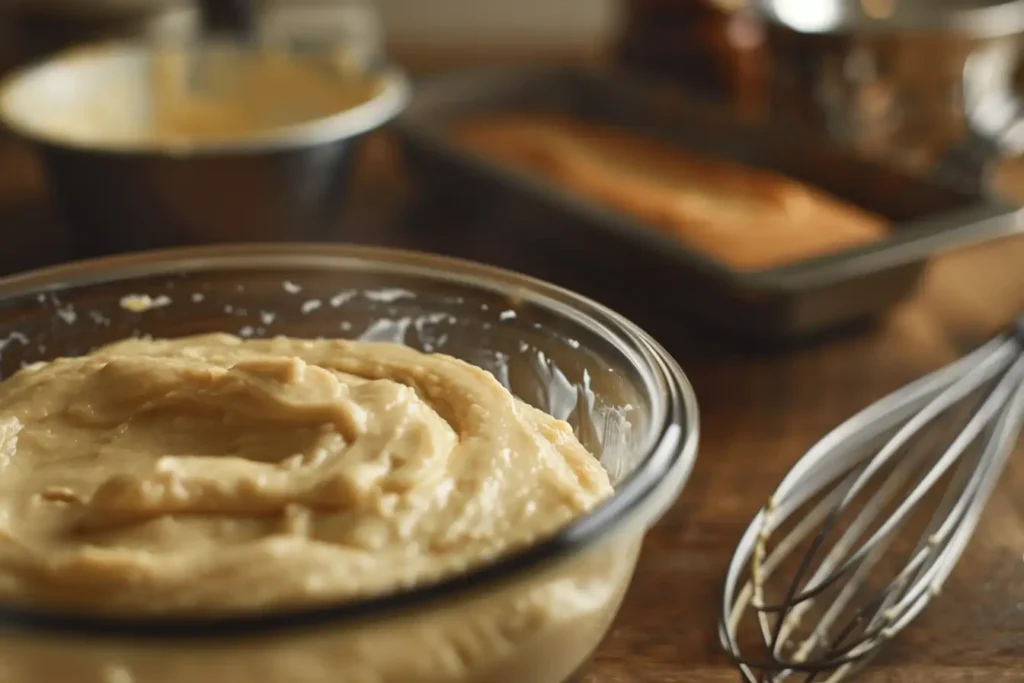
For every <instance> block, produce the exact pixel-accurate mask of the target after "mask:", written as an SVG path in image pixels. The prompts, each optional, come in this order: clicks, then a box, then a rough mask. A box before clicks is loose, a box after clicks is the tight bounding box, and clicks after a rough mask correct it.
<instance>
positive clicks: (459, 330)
mask: <svg viewBox="0 0 1024 683" xmlns="http://www.w3.org/2000/svg"><path fill="white" fill-rule="evenodd" d="M132 294H136V295H142V294H146V295H149V296H150V297H152V298H154V299H156V300H158V301H160V302H161V303H163V304H164V305H161V306H158V307H154V308H150V309H149V310H146V311H144V312H131V311H128V310H125V309H124V308H122V306H121V299H122V297H124V296H126V295H132ZM213 331H223V332H231V333H235V334H239V335H242V336H257V337H262V336H267V335H276V334H284V335H290V336H300V337H315V336H325V337H345V338H360V339H370V340H379V341H383V340H387V341H397V342H404V343H405V344H408V345H411V346H413V347H415V348H417V349H421V350H424V351H429V352H434V351H437V352H443V353H446V354H449V355H453V356H456V357H459V358H461V359H463V360H466V361H468V362H470V363H473V364H475V365H477V366H480V367H482V368H485V369H487V370H489V371H490V372H492V373H493V374H494V375H495V377H497V378H498V379H499V380H500V381H501V382H502V383H504V384H505V386H506V387H507V388H509V390H510V391H511V392H512V393H514V394H515V395H516V396H518V397H519V398H521V399H523V400H524V401H526V402H528V403H530V404H532V405H534V406H536V407H538V408H540V409H542V410H545V411H547V412H549V413H550V414H552V415H554V416H556V417H559V418H563V419H565V420H567V421H568V422H569V424H570V425H572V427H573V428H574V430H575V432H576V434H577V436H578V437H579V439H580V440H581V441H582V442H583V444H584V445H585V446H587V448H588V449H589V450H590V452H591V453H593V454H595V456H597V457H598V458H600V461H601V464H602V465H603V466H604V467H605V468H606V469H607V471H608V473H609V475H610V476H611V479H612V481H613V483H614V485H615V489H616V492H615V494H614V495H613V496H612V497H611V498H610V499H608V500H607V501H606V502H605V503H603V504H602V505H600V506H598V507H597V508H595V509H594V510H593V511H591V512H590V513H588V514H586V515H585V516H583V517H581V518H580V519H578V520H576V521H575V522H573V523H571V524H570V525H569V526H568V527H566V528H565V529H563V530H562V531H561V532H559V533H558V534H557V535H555V536H554V537H552V538H549V539H547V540H543V541H540V542H538V543H537V544H535V545H533V546H531V547H529V548H527V549H526V550H524V551H521V552H518V553H517V554H514V555H511V556H507V557H504V558H500V559H498V560H496V561H493V562H492V563H490V564H487V565H484V566H482V567H480V568H478V569H474V570H471V571H470V572H468V573H465V574H462V575H458V576H455V577H453V578H446V579H442V580H440V581H438V582H436V583H430V584H426V585H422V586H419V587H416V588H412V589H403V590H400V591H397V592H394V593H390V594H386V595H383V596H380V597H376V598H372V599H367V600H362V601H359V602H351V601H350V602H346V603H341V604H327V605H323V606H321V607H318V608H315V609H301V610H293V611H289V612H273V613H266V614H260V615H258V616H251V615H247V616H234V617H221V618H214V619H205V620H200V619H188V618H179V619H175V620H153V619H149V620H114V619H111V618H88V617H82V616H73V615H69V614H50V613H41V612H38V611H35V610H31V609H25V608H19V607H17V606H14V605H9V604H8V605H0V629H2V630H3V637H2V638H0V662H2V671H3V680H4V683H38V682H39V681H132V683H214V682H215V681H216V683H243V682H244V683H291V682H293V681H294V682H296V683H298V682H299V681H301V682H302V683H338V682H339V681H345V683H362V682H364V681H372V682H374V683H427V682H429V683H561V682H562V681H565V680H566V679H567V678H568V677H569V676H570V675H572V673H573V672H575V671H578V670H579V667H580V666H581V664H582V663H583V662H584V661H585V660H586V659H587V658H588V656H589V654H590V653H591V652H592V651H593V650H594V648H595V647H596V646H597V645H598V643H599V642H600V641H601V639H602V638H603V636H604V634H605V632H606V631H607V629H608V627H609V625H610V623H611V621H612V619H613V618H614V616H615V614H616V612H617V610H618V607H619V604H620V601H621V599H622V596H623V594H624V592H625V590H626V587H627V586H628V584H629V582H630V579H631V577H632V573H633V569H634V566H635V564H636V560H637V554H638V551H639V549H640V544H641V542H642V540H643V537H644V535H645V533H646V531H647V529H648V528H649V527H650V526H651V525H652V524H654V523H655V522H656V521H657V520H658V519H659V517H660V516H661V515H662V514H663V513H664V512H665V511H666V510H667V509H668V507H669V506H671V505H672V503H673V502H674V500H675V499H676V497H677V496H678V495H679V493H680V491H681V490H682V488H683V485H684V483H685V481H686V479H687V477H688V476H689V473H690V470H691V467H692V465H693V462H694V459H695V456H696V448H697V406H696V401H695V398H694V394H693V391H692V389H691V388H690V385H689V384H688V382H687V380H686V378H685V376H684V375H683V373H682V371H681V370H680V369H679V367H678V366H677V365H676V363H675V362H674V361H673V360H672V359H671V358H670V357H669V355H668V354H667V353H666V352H665V351H664V350H663V349H662V348H661V347H660V346H658V344H657V343H655V342H654V341H653V340H652V339H651V338H650V337H649V336H647V335H646V334H645V333H644V332H642V331H641V330H640V329H638V328H637V327H636V326H634V325H633V324H631V323H630V322H628V321H627V320H625V319H624V318H622V317H621V316H619V315H617V314H616V313H613V312H612V311H610V310H608V309H606V308H604V307H603V306H601V305H599V304H596V303H594V302H592V301H589V300H587V299H585V298H583V297H581V296H579V295H576V294H573V293H571V292H568V291H566V290H563V289H560V288H558V287H555V286H552V285H548V284H545V283H543V282H540V281H538V280H534V279H531V278H527V277H525V276H522V275H518V274H515V273H510V272H507V271H502V270H498V269H495V268H490V267H487V266H481V265H476V264H473V263H469V262H466V261H458V260H453V259H445V258H441V257H435V256H427V255H422V254H416V253H411V252H401V251H392V250H386V249H372V248H360V247H342V246H326V245H305V246H303V245H259V246H234V247H206V248H199V249H190V250H178V251H167V252H153V253H146V254H136V255H130V256H120V257H113V258H108V259H102V260H96V261H91V262H82V263H76V264H71V265H65V266H59V267H56V268H51V269H48V270H42V271H38V272H34V273H29V274H26V275H19V276H16V277H12V278H8V279H6V280H0V376H2V377H6V376H8V375H10V374H11V373H12V372H15V371H17V369H18V368H20V367H22V366H23V365H24V364H27V363H33V362H36V361H41V360H50V359H53V358H56V357H60V356H71V355H76V354H82V353H86V352H88V351H89V350H90V349H92V348H94V347H96V346H97V345H101V344H105V343H108V342H111V341H114V340H117V339H122V338H125V337H129V336H137V335H154V336H157V337H173V336H179V335H186V334H193V333H200V332H213Z"/></svg>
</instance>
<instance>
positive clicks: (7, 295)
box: [0, 243, 699, 640]
mask: <svg viewBox="0 0 1024 683" xmlns="http://www.w3.org/2000/svg"><path fill="white" fill-rule="evenodd" d="M318 264H319V265H318ZM353 266H355V267H359V268H362V269H363V270H364V271H366V272H390V273H394V274H404V275H413V276H426V277H430V278H432V279H434V280H435V281H439V282H445V283H450V284H455V285H461V286H466V287H474V288H477V289H485V290H490V291H492V292H498V293H501V294H506V295H508V294H513V293H514V294H515V295H516V296H517V297H520V298H523V299H525V300H527V301H530V302H531V303H533V304H537V305H540V306H542V307H545V308H547V309H548V310H550V311H552V312H554V313H556V314H558V315H561V316H564V317H568V318H570V319H571V320H572V321H573V322H574V323H581V324H585V326H587V327H590V328H591V329H592V330H594V329H596V330H598V331H600V333H601V335H602V337H604V338H605V339H609V340H611V339H614V340H615V341H616V342H619V343H616V344H615V346H616V348H618V349H619V350H620V351H624V349H623V348H622V346H623V344H622V343H623V342H624V343H626V344H631V345H633V346H634V347H635V349H634V353H627V354H626V355H627V356H629V357H630V361H631V362H633V363H634V364H635V365H636V367H637V369H638V370H640V371H641V372H642V373H645V374H647V375H653V379H654V380H655V384H656V385H659V386H658V387H657V389H658V390H660V391H663V392H664V394H665V395H664V397H659V396H658V395H657V394H656V393H655V394H653V395H652V396H651V399H652V402H653V403H654V405H655V410H654V411H652V412H654V415H653V416H652V420H651V423H652V425H653V426H652V427H651V428H650V429H649V434H648V435H647V438H646V439H645V440H644V442H642V443H641V445H640V447H639V448H640V450H642V451H643V453H644V455H643V458H642V460H641V461H640V464H639V465H637V467H636V469H635V470H634V471H633V472H631V473H630V474H629V475H627V476H626V478H625V479H624V480H623V481H622V482H621V483H620V485H619V486H618V487H617V488H616V491H615V493H614V495H612V496H611V497H610V498H608V499H606V500H605V501H603V502H602V503H601V504H600V505H598V506H597V507H595V508H594V509H593V510H591V511H590V512H588V513H587V514H585V515H582V516H580V517H578V518H577V519H575V520H573V521H572V522H570V523H569V524H568V525H567V526H565V527H563V528H562V529H561V530H559V531H558V532H556V533H555V534H554V535H553V536H551V537H549V538H547V539H544V540H542V541H540V542H538V543H534V544H531V545H530V546H528V547H526V548H525V549H522V550H520V551H517V552H515V553H512V554H508V555H503V556H500V557H498V558H496V559H494V560H491V561H488V562H486V563H485V564H483V565H481V566H478V567H476V568H474V569H472V570H470V571H468V572H463V573H459V574H456V575H453V576H449V577H444V578H441V579H440V580H434V581H431V582H429V583H425V584H422V585H419V586H415V587H412V588H400V589H397V590H393V591H388V592H386V593H383V594H380V595H375V596H370V597H366V598H357V599H352V600H337V601H332V602H326V603H324V604H321V605H315V606H302V607H294V608H280V609H274V610H273V611H270V612H266V613H259V614H253V613H244V612H243V613H239V614H227V615H223V616H213V617H206V616H171V617H120V616H106V615H103V616H100V615H84V614H80V613H77V612H61V611H57V610H50V609H47V608H40V607H35V606H19V605H15V604H11V603H4V602H0V625H2V626H3V627H5V628H8V629H15V630H20V631H24V632H37V633H43V634H63V635H68V636H76V635H77V636H83V635H87V636H90V637H94V636H98V637H117V638H122V639H125V638H127V639H130V640H151V639H156V640H190V639H195V638H221V637H227V638H238V637H241V636H256V635H265V634H270V633H276V632H280V631H291V630H294V629H309V628H314V627H323V626H339V625H343V624H350V623H354V622H358V621H360V620H366V619H375V618H380V617H382V616H386V615H388V614H391V613H394V612H407V611H410V610H413V609H415V608H422V607H428V606H429V605H431V604H436V603H437V602H443V601H445V600H446V599H451V598H453V597H463V596H466V595H468V594H471V593H474V592H476V591H478V590H481V589H484V588H487V587H491V586H494V585H500V584H503V583H507V582H510V581H512V580H514V579H516V578H520V577H522V576H523V575H524V574H526V573H527V572H529V571H531V570H541V569H544V568H546V567H548V566H549V565H551V564H552V563H554V562H556V561H557V560H559V559H564V558H566V557H568V556H571V555H573V554H576V553H578V552H580V551H581V550H583V549H586V548H589V547H591V546H593V545H595V544H596V543H598V542H600V541H601V539H603V538H605V537H607V536H609V535H611V534H612V532H614V531H615V530H616V529H619V528H621V527H622V526H624V525H625V523H626V522H627V521H630V520H632V519H634V518H635V517H638V516H641V515H640V514H639V513H642V512H643V510H642V509H641V508H643V507H645V505H644V504H645V503H646V502H648V501H649V499H650V498H651V497H652V496H654V495H656V494H657V493H658V492H660V491H661V488H662V484H663V483H665V482H672V483H674V485H675V486H676V491H674V492H673V496H672V497H673V498H674V497H675V495H677V494H678V492H679V491H681V490H682V489H683V487H684V486H685V483H686V480H687V479H688V477H689V474H690V472H691V470H692V468H693V464H694V462H695V460H696V455H697V440H698V431H699V423H698V408H697V398H696V394H695V393H694V390H693V388H692V386H691V385H690V382H689V380H688V379H687V378H686V375H685V374H684V373H683V371H682V369H681V368H680V367H679V366H678V364H677V363H676V362H675V360H673V359H672V357H671V356H670V355H669V354H668V353H667V352H666V351H665V350H664V349H663V348H662V347H661V346H660V345H659V344H658V343H657V342H655V341H654V340H653V339H652V338H651V337H650V336H649V335H647V333H646V332H644V331H643V330H641V329H640V328H639V327H637V326H636V325H635V324H633V323H632V322H630V321H629V320H627V319H626V318H625V317H623V316H621V315H620V314H618V313H615V312H614V311H612V310H611V309H609V308H607V307H605V306H603V305H602V304H599V303H597V302H595V301H593V300H591V299H589V298H587V297H584V296H582V295H579V294H576V293H574V292H572V291H570V290H568V289H564V288H562V287H559V286H557V285H553V284H549V283H547V282H545V281H543V280H540V279H537V278H533V277H530V276H527V275H523V274H520V273H516V272H514V271H511V270H506V269H502V268H498V267H495V266H490V265H485V264H481V263H476V262H473V261H469V260H465V259H459V258H452V257H447V256H439V255H435V254H427V253H422V252H415V251H409V250H403V249H394V248H388V247H369V246H357V245H339V244H317V243H287V244H282V243H265V244H260V243H250V244H237V245H215V246H200V247H185V248H176V249H161V250H154V251H145V252H135V253H131V254H125V255H117V256H107V257H101V258H95V259H88V260H82V261H74V262H70V263H66V264H61V265H56V266H49V267H45V268H40V269H36V270H31V271H27V272H25V273H18V274H15V275H10V276H7V277H3V278H0V304H2V303H4V302H6V301H8V300H10V299H12V298H15V297H19V296H25V295H34V294H38V293H47V292H54V293H58V292H61V291H64V290H68V289H73V288H76V287H82V286H90V285H97V284H113V283H116V282H119V281H123V280H130V279H132V278H137V277H148V276H158V275H165V274H166V275H173V274H175V273H180V272H184V271H187V272H202V271H216V270H219V269H228V268H239V269H245V268H250V269H259V268H274V267H278V268H285V267H296V268H300V269H308V270H310V271H315V270H317V269H320V268H323V269H328V270H331V269H333V270H345V269H347V268H351V267H353ZM646 379H650V378H646ZM659 400H660V409H659ZM648 507H649V506H648ZM648 517H650V515H649V514H648ZM651 521H653V520H652V519H647V520H644V521H643V522H642V523H643V524H649V523H650V522H651Z"/></svg>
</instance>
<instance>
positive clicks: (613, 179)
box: [451, 114, 886, 270]
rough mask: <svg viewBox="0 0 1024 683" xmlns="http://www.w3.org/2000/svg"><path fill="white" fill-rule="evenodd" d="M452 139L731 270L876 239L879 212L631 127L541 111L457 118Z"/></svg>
mask: <svg viewBox="0 0 1024 683" xmlns="http://www.w3.org/2000/svg"><path fill="white" fill-rule="evenodd" d="M451 132H452V135H453V136H454V139H455V140H456V141H457V142H458V143H460V144H462V145H463V146H465V147H467V148H470V149H472V150H473V151H475V152H477V153H479V154H481V155H484V156H487V157H490V158H491V159H493V160H495V161H498V162H501V163H505V164H508V165H511V166H515V167H518V168H519V169H521V170H525V171H527V172H531V173H534V174H538V175H541V176H543V177H544V178H547V179H548V180H550V181H552V182H554V183H556V184H557V185H559V186H561V187H563V188H564V189H566V190H568V191H570V192H573V193H575V194H577V195H580V196H583V197H586V198H589V199H592V200H594V201H595V202H599V203H601V204H603V205H605V206H607V207H609V208H612V209H615V210H617V211H620V212H623V213H626V214H630V215H632V216H634V217H636V218H638V219H640V220H641V221H644V222H646V223H649V224H651V225H652V226H656V227H657V228H660V229H661V230H664V231H665V232H667V233H670V234H672V235H674V236H675V237H678V238H679V239H680V240H681V241H683V242H684V243H686V244H687V245H688V246H690V247H692V248H693V249H695V250H697V251H700V252H703V253H704V254H706V255H707V256H709V257H711V258H712V259H714V260H717V261H719V262H720V263H723V264H725V265H727V266H729V267H732V268H734V269H739V270H762V269H766V268H771V267H773V266H781V265H787V264H791V263H795V262H798V261H802V260H805V259H808V258H810V257H813V256H818V255H821V254H827V253H830V252H836V251H840V250H842V249H845V248H847V247H852V246H855V245H860V244H865V243H868V242H872V241H874V240H878V239H880V238H881V237H883V236H884V234H885V231H886V224H885V221H884V220H882V219H881V218H879V217H877V216H874V215H872V214H869V213H867V212H865V211H863V210H861V209H859V208H857V207H854V206H852V205H849V204H847V203H845V202H843V201H841V200H839V199H837V198H835V197H832V196H830V195H828V194H827V193H825V192H822V191H820V190H817V189H814V188H812V187H809V186H807V185H804V184H803V183H800V182H798V181H796V180H793V179H791V178H787V177H785V176H782V175H779V174H777V173H773V172H771V171H766V170H763V169H758V168H753V167H747V166H742V165H739V164H733V163H729V162H724V161H718V160H713V159H707V158H703V157H700V156H697V155H695V154H692V153H690V152H688V151H685V150H683V149H680V148H678V147H672V146H670V145H666V144H665V143H663V142H660V141H657V140H655V139H648V138H645V137H643V136H641V135H637V134H636V133H633V132H630V131H627V130H621V129H616V128H612V127H605V126H601V125H595V124H590V123H586V122H582V121H578V120H574V119H571V118H568V117H560V116H555V115H546V114H489V115H486V116H479V117H474V118H471V119H467V120H464V121H461V122H459V123H458V124H456V125H455V127H454V128H453V130H452V131H451Z"/></svg>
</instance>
